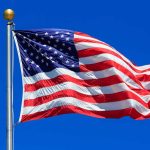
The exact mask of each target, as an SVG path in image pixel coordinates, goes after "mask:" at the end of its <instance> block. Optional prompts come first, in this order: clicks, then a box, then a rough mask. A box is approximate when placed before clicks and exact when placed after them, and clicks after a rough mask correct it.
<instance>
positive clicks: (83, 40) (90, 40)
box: [74, 38, 109, 46]
mask: <svg viewBox="0 0 150 150" xmlns="http://www.w3.org/2000/svg"><path fill="white" fill-rule="evenodd" d="M74 42H75V44H77V43H78V42H89V43H98V44H103V45H107V46H109V45H108V44H106V43H104V42H102V41H95V40H94V39H93V40H92V39H82V38H74Z"/></svg>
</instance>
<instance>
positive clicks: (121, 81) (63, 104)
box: [13, 29, 150, 122]
mask: <svg viewBox="0 0 150 150" xmlns="http://www.w3.org/2000/svg"><path fill="white" fill-rule="evenodd" d="M13 33H14V37H15V41H16V46H17V50H18V55H19V60H20V64H21V72H22V80H23V100H22V108H21V113H20V122H25V121H29V120H36V119H41V118H47V117H51V116H56V115H60V114H67V113H79V114H84V115H88V116H92V117H97V118H120V117H123V116H130V117H132V118H134V119H144V118H149V117H150V106H149V101H150V92H149V91H150V65H145V66H140V67H138V66H135V65H134V64H133V63H132V62H131V61H130V60H128V59H127V58H126V57H124V56H123V55H122V54H121V53H119V52H118V51H117V50H115V49H114V48H113V47H111V46H110V45H108V44H106V43H104V42H102V41H100V40H98V39H95V38H93V37H91V36H89V35H87V34H84V33H81V32H74V31H71V30H64V29H41V30H15V31H13Z"/></svg>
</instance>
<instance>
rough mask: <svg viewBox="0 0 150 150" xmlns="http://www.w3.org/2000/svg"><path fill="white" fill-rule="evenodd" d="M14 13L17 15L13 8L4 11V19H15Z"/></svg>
mask: <svg viewBox="0 0 150 150" xmlns="http://www.w3.org/2000/svg"><path fill="white" fill-rule="evenodd" d="M14 15H15V13H14V11H13V10H12V9H6V10H5V11H4V19H6V20H9V21H11V20H13V18H14Z"/></svg>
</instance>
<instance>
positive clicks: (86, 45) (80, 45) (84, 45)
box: [75, 42, 150, 71]
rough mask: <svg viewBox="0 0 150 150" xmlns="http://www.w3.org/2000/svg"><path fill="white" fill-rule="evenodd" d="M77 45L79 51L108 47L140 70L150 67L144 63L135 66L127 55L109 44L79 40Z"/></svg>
mask: <svg viewBox="0 0 150 150" xmlns="http://www.w3.org/2000/svg"><path fill="white" fill-rule="evenodd" d="M75 46H76V49H77V50H78V51H80V50H84V49H87V48H94V47H99V48H104V49H108V50H111V51H113V52H115V53H117V54H118V55H120V56H121V57H122V59H124V60H125V61H127V62H128V63H129V64H130V65H131V66H132V67H134V68H136V69H138V70H141V71H143V70H145V69H150V65H144V66H135V65H133V64H132V62H131V61H130V60H129V59H127V58H126V57H125V56H123V55H122V54H121V53H120V52H118V51H117V50H116V49H115V48H113V47H111V46H107V45H104V44H99V43H90V42H78V43H76V44H75Z"/></svg>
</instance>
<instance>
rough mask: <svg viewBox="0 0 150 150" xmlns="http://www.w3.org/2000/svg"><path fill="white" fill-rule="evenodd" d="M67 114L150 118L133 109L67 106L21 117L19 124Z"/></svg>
mask: <svg viewBox="0 0 150 150" xmlns="http://www.w3.org/2000/svg"><path fill="white" fill-rule="evenodd" d="M68 113H77V114H83V115H87V116H91V117H96V118H121V117H124V116H130V117H132V118H134V119H137V120H141V119H144V118H149V117H150V115H147V116H143V115H141V114H140V113H138V112H137V111H136V110H135V109H134V108H127V109H122V110H114V111H89V110H85V109H82V108H79V107H75V106H70V105H69V106H61V107H56V108H52V109H50V110H47V111H42V112H37V113H34V114H29V115H22V118H21V122H26V121H29V120H37V119H42V118H48V117H53V116H57V115H61V114H68Z"/></svg>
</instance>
